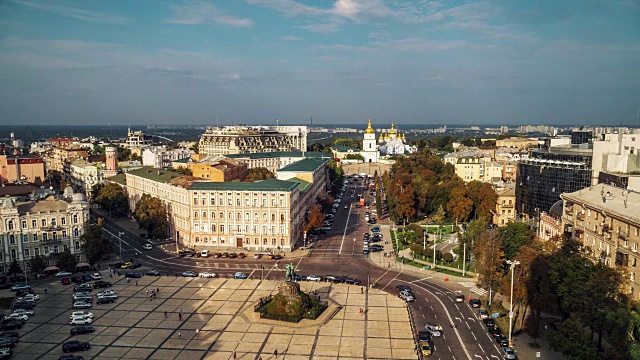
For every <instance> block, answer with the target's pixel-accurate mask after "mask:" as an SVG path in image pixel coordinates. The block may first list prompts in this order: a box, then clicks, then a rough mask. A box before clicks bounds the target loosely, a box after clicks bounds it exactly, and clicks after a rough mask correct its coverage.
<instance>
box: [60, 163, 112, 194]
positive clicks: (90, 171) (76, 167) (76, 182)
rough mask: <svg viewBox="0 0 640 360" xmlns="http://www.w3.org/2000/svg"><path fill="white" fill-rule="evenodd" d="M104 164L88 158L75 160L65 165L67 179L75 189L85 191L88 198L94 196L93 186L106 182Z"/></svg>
mask: <svg viewBox="0 0 640 360" xmlns="http://www.w3.org/2000/svg"><path fill="white" fill-rule="evenodd" d="M102 170H103V166H102V164H100V163H95V164H94V163H90V162H88V161H86V160H73V161H70V162H67V163H66V164H65V165H64V177H65V181H67V182H68V183H70V184H71V185H72V186H73V187H74V189H76V190H77V191H80V192H82V193H84V194H85V195H86V196H87V198H89V199H91V198H92V197H93V186H95V185H97V184H102V183H103V182H104V175H103V173H102Z"/></svg>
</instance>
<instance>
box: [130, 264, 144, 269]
mask: <svg viewBox="0 0 640 360" xmlns="http://www.w3.org/2000/svg"><path fill="white" fill-rule="evenodd" d="M141 266H142V264H141V263H133V264H131V267H130V269H137V268H139V267H141Z"/></svg>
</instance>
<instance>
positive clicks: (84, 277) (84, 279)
mask: <svg viewBox="0 0 640 360" xmlns="http://www.w3.org/2000/svg"><path fill="white" fill-rule="evenodd" d="M80 280H81V282H89V281H92V280H94V279H93V277H92V276H91V275H82V276H80Z"/></svg>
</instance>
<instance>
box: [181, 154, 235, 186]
mask: <svg viewBox="0 0 640 360" xmlns="http://www.w3.org/2000/svg"><path fill="white" fill-rule="evenodd" d="M191 171H192V174H193V176H194V177H197V178H201V179H206V180H209V181H212V182H225V181H236V180H237V181H242V180H244V178H246V177H247V174H248V169H247V164H246V163H241V162H239V161H236V160H233V159H229V158H226V157H223V156H212V157H206V158H204V159H203V160H202V161H201V162H199V163H193V164H192V165H191Z"/></svg>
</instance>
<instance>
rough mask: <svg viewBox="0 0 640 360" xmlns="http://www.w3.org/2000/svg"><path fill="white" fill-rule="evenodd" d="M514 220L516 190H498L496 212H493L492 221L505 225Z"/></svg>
mask: <svg viewBox="0 0 640 360" xmlns="http://www.w3.org/2000/svg"><path fill="white" fill-rule="evenodd" d="M515 220H516V191H515V189H506V190H502V191H498V200H497V203H496V212H495V213H494V214H493V223H494V224H496V225H498V226H505V225H507V224H508V223H510V222H514V221H515Z"/></svg>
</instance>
